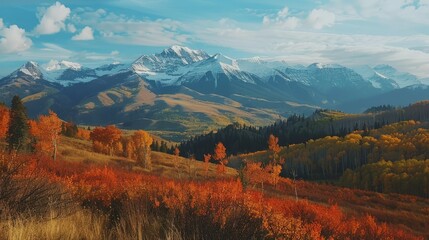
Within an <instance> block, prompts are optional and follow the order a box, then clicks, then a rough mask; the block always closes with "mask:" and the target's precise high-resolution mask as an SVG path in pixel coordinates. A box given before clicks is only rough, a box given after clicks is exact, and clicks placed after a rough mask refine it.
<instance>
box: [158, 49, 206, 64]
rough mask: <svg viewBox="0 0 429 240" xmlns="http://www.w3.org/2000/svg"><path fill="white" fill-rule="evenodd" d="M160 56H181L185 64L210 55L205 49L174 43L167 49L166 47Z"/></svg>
mask: <svg viewBox="0 0 429 240" xmlns="http://www.w3.org/2000/svg"><path fill="white" fill-rule="evenodd" d="M160 56H162V57H164V58H171V57H173V58H179V59H180V60H181V61H182V63H183V64H185V65H186V64H191V63H194V62H198V61H201V60H204V59H207V58H208V57H209V55H208V54H207V53H205V52H204V51H201V50H193V49H190V48H188V47H183V46H179V45H173V46H171V47H169V48H167V49H164V51H162V53H161V54H160Z"/></svg>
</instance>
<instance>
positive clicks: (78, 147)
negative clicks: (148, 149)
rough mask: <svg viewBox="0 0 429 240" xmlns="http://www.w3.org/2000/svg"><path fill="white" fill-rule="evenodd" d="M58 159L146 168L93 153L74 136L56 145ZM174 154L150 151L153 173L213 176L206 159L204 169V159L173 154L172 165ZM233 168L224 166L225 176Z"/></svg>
mask: <svg viewBox="0 0 429 240" xmlns="http://www.w3.org/2000/svg"><path fill="white" fill-rule="evenodd" d="M59 153H60V159H61V160H65V161H70V162H83V163H92V164H97V165H98V164H99V165H114V166H120V167H122V168H125V169H128V170H133V171H142V172H145V171H146V170H145V169H143V168H141V167H139V166H138V165H137V164H136V163H135V161H133V160H130V159H127V158H124V157H117V156H108V155H104V154H99V153H95V152H93V151H92V146H91V142H89V141H85V140H79V139H74V138H68V137H63V138H62V143H61V144H60V147H59ZM174 162H175V156H174V155H170V154H166V153H161V152H152V164H153V169H152V172H151V173H153V174H156V175H159V176H163V177H169V178H181V179H202V178H216V177H218V174H217V165H216V164H212V163H209V169H208V172H207V176H206V173H205V171H204V163H203V162H201V161H196V160H190V159H187V158H183V157H178V158H177V168H176V167H175V163H174ZM237 174H238V173H237V171H236V170H235V169H233V168H227V172H226V174H225V175H224V176H225V177H234V176H237Z"/></svg>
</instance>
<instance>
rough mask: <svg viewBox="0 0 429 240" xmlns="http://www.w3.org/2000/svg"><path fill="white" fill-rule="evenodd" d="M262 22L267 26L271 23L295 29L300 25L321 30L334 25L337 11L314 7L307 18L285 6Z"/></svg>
mask: <svg viewBox="0 0 429 240" xmlns="http://www.w3.org/2000/svg"><path fill="white" fill-rule="evenodd" d="M262 23H263V24H264V25H266V26H269V25H271V26H275V27H280V28H283V29H285V30H294V29H297V28H298V27H302V28H313V29H317V30H320V29H322V28H325V27H331V26H333V25H334V23H335V13H332V12H330V11H327V10H324V9H313V10H312V11H311V12H310V13H309V14H308V16H307V18H305V17H303V14H296V16H294V15H293V14H291V13H290V10H289V8H288V7H284V8H283V9H281V10H280V11H278V12H277V13H276V14H274V15H273V14H271V15H265V16H264V17H263V19H262Z"/></svg>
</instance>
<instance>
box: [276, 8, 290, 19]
mask: <svg viewBox="0 0 429 240" xmlns="http://www.w3.org/2000/svg"><path fill="white" fill-rule="evenodd" d="M288 14H289V8H288V7H284V8H283V9H282V10H280V11H279V12H278V13H277V17H278V18H286V17H287V16H288Z"/></svg>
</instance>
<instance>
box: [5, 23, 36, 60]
mask: <svg viewBox="0 0 429 240" xmlns="http://www.w3.org/2000/svg"><path fill="white" fill-rule="evenodd" d="M0 20H1V21H0V53H16V52H23V51H25V50H27V49H29V48H30V47H31V45H32V44H33V42H32V41H31V39H30V38H28V37H26V35H25V30H24V29H22V28H19V27H18V26H17V25H12V26H10V27H5V26H4V24H3V20H2V19H0Z"/></svg>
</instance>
